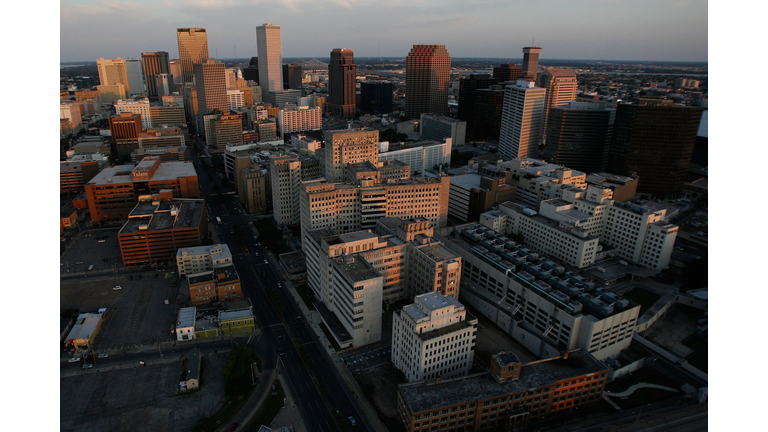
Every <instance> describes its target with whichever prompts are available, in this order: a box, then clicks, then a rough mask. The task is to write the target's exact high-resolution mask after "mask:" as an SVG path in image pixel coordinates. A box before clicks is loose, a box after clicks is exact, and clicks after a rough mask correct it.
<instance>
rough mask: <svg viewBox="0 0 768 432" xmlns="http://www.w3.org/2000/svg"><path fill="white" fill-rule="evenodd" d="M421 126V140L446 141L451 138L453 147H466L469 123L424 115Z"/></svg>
mask: <svg viewBox="0 0 768 432" xmlns="http://www.w3.org/2000/svg"><path fill="white" fill-rule="evenodd" d="M420 126H421V139H425V140H435V141H444V140H445V139H446V138H450V139H451V142H452V143H453V145H455V146H463V145H464V137H465V136H466V134H467V122H464V121H461V120H457V119H455V118H451V117H446V116H440V115H434V114H422V115H421V123H420Z"/></svg>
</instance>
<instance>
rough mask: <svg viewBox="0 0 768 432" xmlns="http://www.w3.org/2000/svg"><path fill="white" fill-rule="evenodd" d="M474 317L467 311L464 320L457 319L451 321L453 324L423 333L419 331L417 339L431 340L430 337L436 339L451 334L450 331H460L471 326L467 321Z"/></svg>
mask: <svg viewBox="0 0 768 432" xmlns="http://www.w3.org/2000/svg"><path fill="white" fill-rule="evenodd" d="M474 319H475V317H473V316H472V315H470V314H469V313H467V319H466V320H464V321H459V322H456V323H453V324H449V325H447V326H445V327H440V328H438V329H435V330H430V331H427V332H424V333H419V334H418V336H419V339H421V340H422V341H423V342H426V341H429V340H432V339H437V338H439V337H443V336H445V335H448V334H451V333H456V332H459V331H462V330H466V329H468V328H472V325H471V324H470V323H469V321H471V320H474ZM475 323H476V322H475Z"/></svg>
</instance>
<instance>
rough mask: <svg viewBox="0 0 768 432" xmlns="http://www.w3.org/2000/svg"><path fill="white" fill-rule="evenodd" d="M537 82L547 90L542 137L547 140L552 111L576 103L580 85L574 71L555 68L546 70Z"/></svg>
mask: <svg viewBox="0 0 768 432" xmlns="http://www.w3.org/2000/svg"><path fill="white" fill-rule="evenodd" d="M536 82H537V86H538V87H541V88H543V89H545V90H547V99H546V102H545V104H544V125H543V126H542V134H543V135H542V136H543V137H544V138H545V139H546V136H547V121H548V119H549V112H550V110H551V109H552V108H555V107H560V106H563V105H568V104H569V103H570V102H573V101H575V100H576V90H577V89H578V86H579V83H578V82H577V80H576V74H575V73H574V72H573V71H572V70H570V69H554V68H547V69H545V70H544V72H543V73H542V74H541V75H540V76H539V77H538V79H537V80H536Z"/></svg>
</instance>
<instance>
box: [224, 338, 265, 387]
mask: <svg viewBox="0 0 768 432" xmlns="http://www.w3.org/2000/svg"><path fill="white" fill-rule="evenodd" d="M257 358H258V357H257V356H256V353H255V352H253V351H252V350H251V349H250V348H247V347H245V346H243V345H239V344H235V346H234V348H232V350H231V351H230V352H229V354H228V355H227V362H226V363H225V364H224V381H225V383H226V385H225V390H226V391H227V394H229V395H230V396H237V395H241V394H243V393H245V392H246V391H247V390H248V387H249V386H250V385H251V382H252V376H251V364H252V363H255V362H256V361H257Z"/></svg>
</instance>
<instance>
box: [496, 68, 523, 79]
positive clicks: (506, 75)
mask: <svg viewBox="0 0 768 432" xmlns="http://www.w3.org/2000/svg"><path fill="white" fill-rule="evenodd" d="M522 74H523V68H521V67H520V66H515V65H513V64H503V65H498V66H494V67H493V77H494V78H496V79H497V80H499V82H507V81H517V80H518V79H520V75H522Z"/></svg>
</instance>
